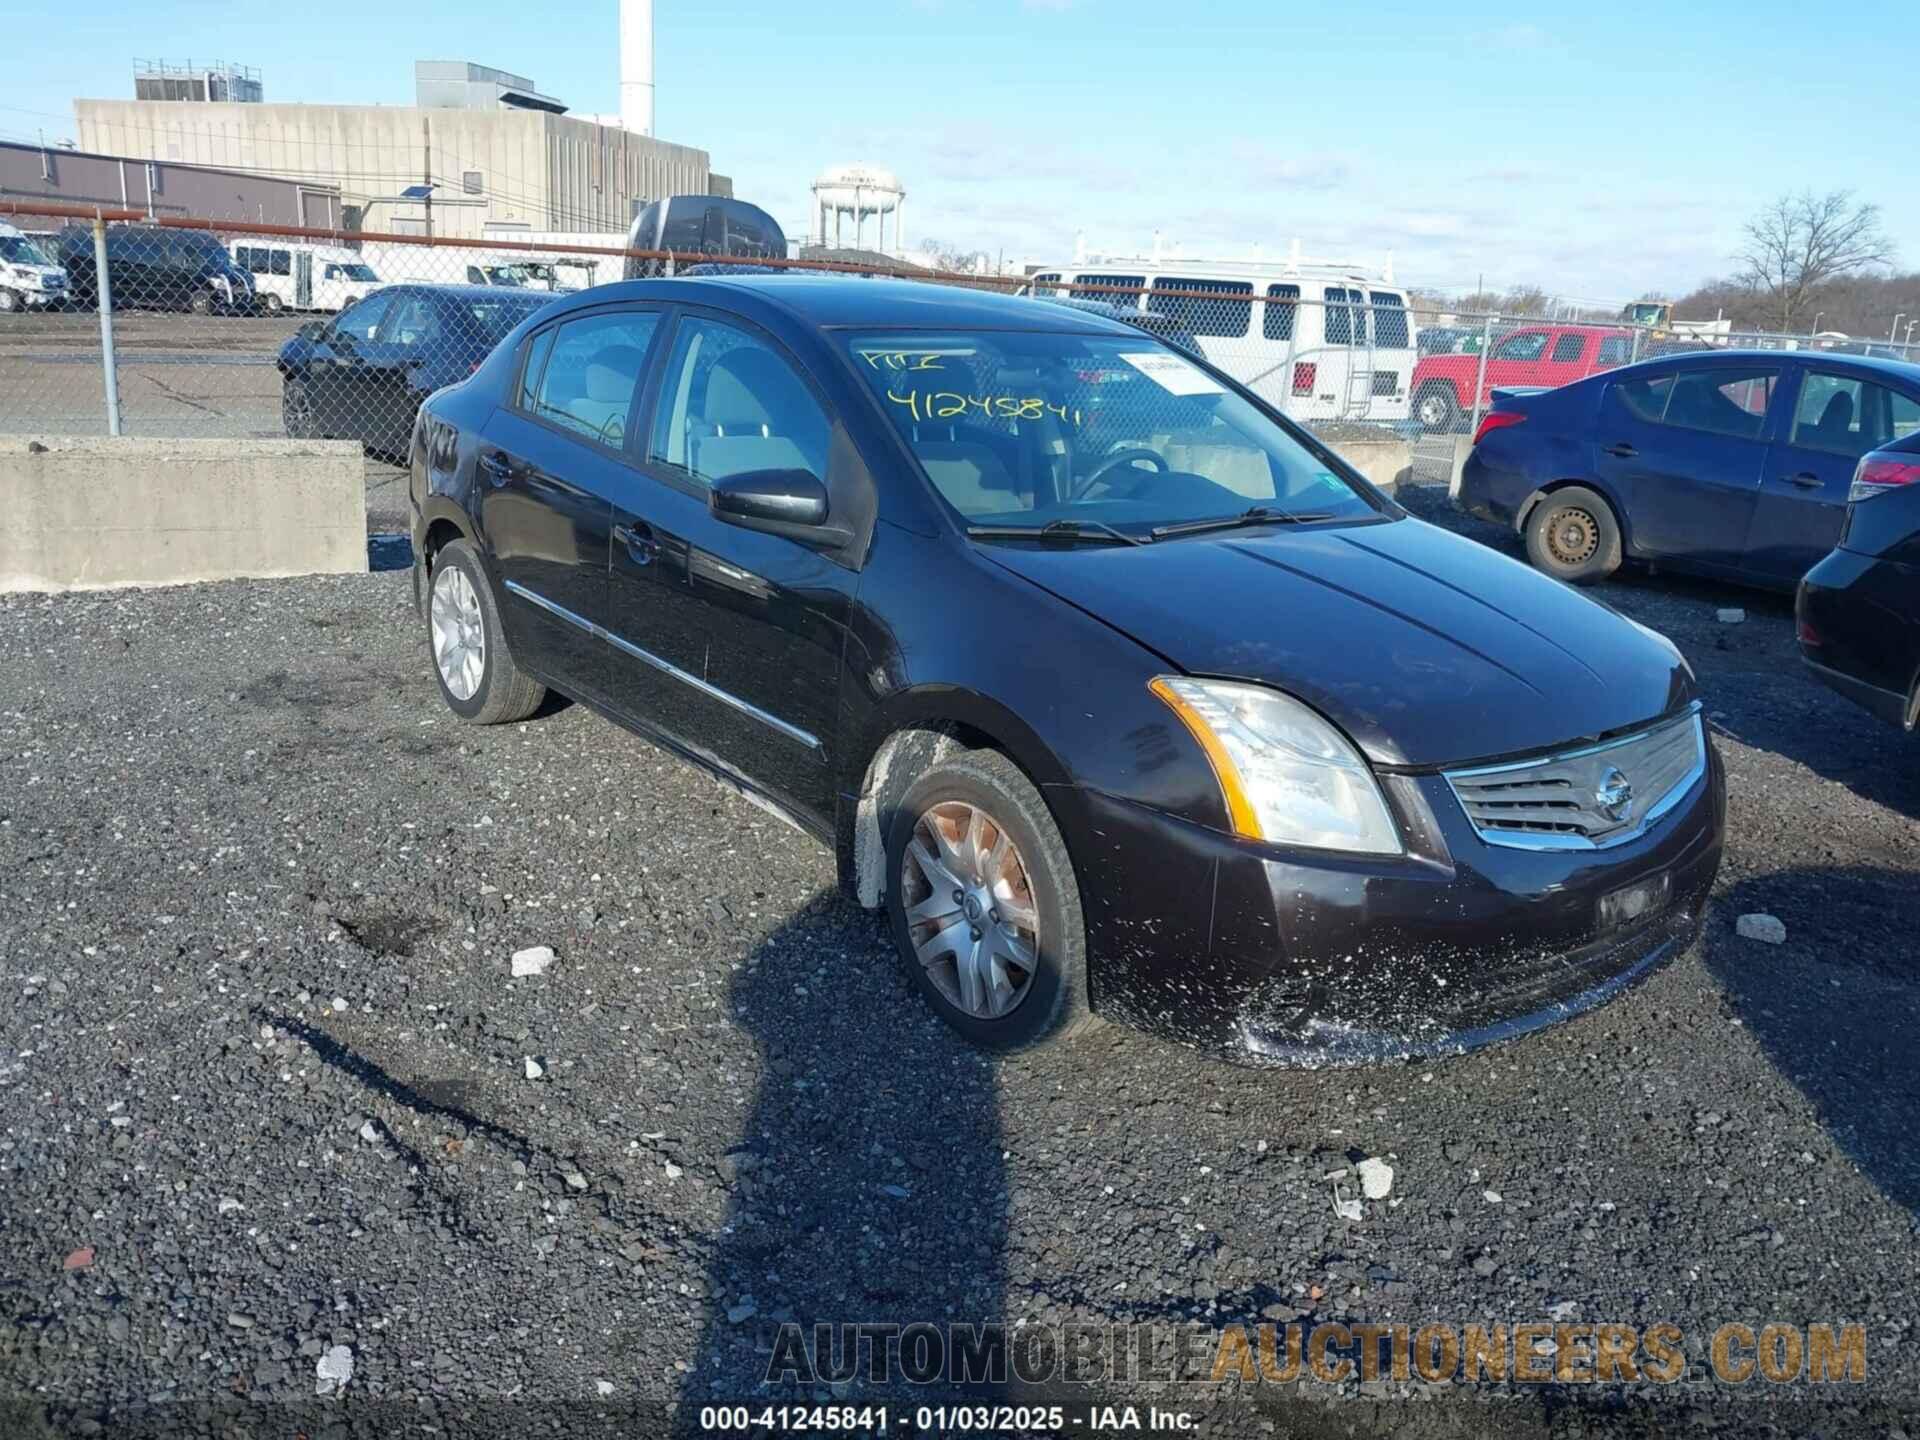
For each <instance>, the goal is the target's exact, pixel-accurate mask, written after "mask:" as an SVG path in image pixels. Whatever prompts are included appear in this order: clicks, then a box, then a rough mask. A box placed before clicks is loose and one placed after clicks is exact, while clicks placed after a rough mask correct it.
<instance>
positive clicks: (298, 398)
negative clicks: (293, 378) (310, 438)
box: [283, 385, 313, 424]
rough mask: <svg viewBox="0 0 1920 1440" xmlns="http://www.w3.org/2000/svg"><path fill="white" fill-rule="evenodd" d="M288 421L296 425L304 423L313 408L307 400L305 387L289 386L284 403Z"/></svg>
mask: <svg viewBox="0 0 1920 1440" xmlns="http://www.w3.org/2000/svg"><path fill="white" fill-rule="evenodd" d="M283 404H284V406H285V409H286V412H287V419H289V420H291V421H293V422H295V423H296V424H299V423H304V422H305V420H306V419H307V416H308V414H309V413H310V412H311V411H312V409H313V406H312V405H311V404H310V403H309V402H308V400H307V388H306V386H304V385H289V386H288V387H287V391H286V395H285V398H284V401H283Z"/></svg>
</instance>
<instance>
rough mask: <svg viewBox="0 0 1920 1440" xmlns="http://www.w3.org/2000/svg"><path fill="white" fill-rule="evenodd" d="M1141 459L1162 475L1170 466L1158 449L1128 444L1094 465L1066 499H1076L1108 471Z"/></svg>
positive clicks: (1100, 479)
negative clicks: (1089, 473)
mask: <svg viewBox="0 0 1920 1440" xmlns="http://www.w3.org/2000/svg"><path fill="white" fill-rule="evenodd" d="M1142 460H1146V461H1150V462H1151V463H1152V465H1153V468H1154V469H1156V470H1158V471H1159V472H1160V473H1161V474H1162V475H1164V474H1166V473H1167V471H1168V470H1169V469H1170V468H1171V467H1170V466H1169V465H1168V464H1167V462H1166V459H1165V457H1163V456H1162V455H1161V454H1160V452H1159V451H1158V450H1149V449H1147V448H1146V447H1145V446H1144V445H1130V446H1128V447H1127V448H1126V449H1124V450H1116V451H1114V452H1113V454H1111V455H1109V456H1107V458H1106V459H1104V460H1102V461H1101V462H1100V463H1099V464H1098V465H1096V466H1094V467H1093V473H1092V474H1091V475H1089V476H1087V478H1086V479H1084V480H1082V481H1081V482H1080V483H1079V484H1078V485H1076V486H1074V487H1073V490H1072V493H1070V494H1069V495H1068V496H1067V499H1068V500H1070V501H1071V500H1078V499H1079V498H1080V497H1081V496H1082V495H1084V494H1086V493H1087V492H1088V491H1089V490H1091V489H1093V487H1094V486H1096V485H1098V484H1099V483H1100V482H1101V481H1102V480H1104V479H1106V478H1107V472H1108V471H1110V470H1118V469H1120V468H1121V467H1122V466H1123V465H1133V464H1137V463H1138V462H1139V461H1142Z"/></svg>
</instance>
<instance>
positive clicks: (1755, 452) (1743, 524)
mask: <svg viewBox="0 0 1920 1440" xmlns="http://www.w3.org/2000/svg"><path fill="white" fill-rule="evenodd" d="M1781 368H1782V367H1781V365H1780V364H1779V363H1777V362H1772V361H1767V362H1758V363H1756V362H1751V361H1748V362H1735V361H1729V362H1714V363H1710V364H1704V365H1694V366H1690V367H1684V368H1680V369H1675V370H1667V371H1661V372H1657V373H1654V374H1647V373H1645V372H1642V373H1641V374H1638V375H1628V376H1624V377H1622V378H1621V379H1618V380H1616V381H1614V382H1613V383H1612V384H1610V385H1607V386H1606V387H1604V389H1603V391H1602V394H1601V400H1600V411H1599V419H1598V422H1597V424H1598V429H1597V433H1596V434H1595V437H1594V473H1595V474H1596V475H1597V476H1598V477H1599V479H1600V480H1601V482H1602V488H1604V489H1606V490H1608V491H1610V492H1611V493H1612V494H1614V495H1615V496H1617V497H1619V499H1620V500H1621V501H1622V505H1623V509H1624V512H1625V513H1624V515H1623V516H1622V518H1623V519H1624V520H1625V521H1626V526H1627V538H1628V542H1629V544H1630V545H1631V547H1632V550H1633V553H1635V554H1636V555H1642V556H1646V557H1649V558H1655V559H1666V560H1671V561H1676V562H1679V563H1682V564H1687V565H1700V566H1706V567H1709V568H1714V569H1729V568H1737V567H1738V565H1739V563H1740V553H1741V548H1742V545H1743V543H1744V540H1745V537H1746V533H1747V527H1748V525H1749V524H1750V523H1751V522H1752V518H1753V510H1754V505H1755V502H1756V500H1757V498H1758V496H1759V491H1760V475H1761V471H1762V468H1763V466H1764V465H1765V463H1766V458H1767V441H1768V436H1769V434H1770V431H1769V428H1768V420H1769V413H1770V406H1771V404H1772V402H1773V401H1775V400H1776V399H1777V396H1776V391H1777V389H1778V388H1779V387H1778V384H1777V382H1778V379H1779V376H1780V373H1781Z"/></svg>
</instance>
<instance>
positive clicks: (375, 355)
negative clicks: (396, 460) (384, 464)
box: [350, 290, 446, 454]
mask: <svg viewBox="0 0 1920 1440" xmlns="http://www.w3.org/2000/svg"><path fill="white" fill-rule="evenodd" d="M445 344H446V336H445V327H444V325H443V324H442V320H441V315H440V305H439V301H438V300H437V299H436V298H435V297H434V296H433V295H432V294H431V293H430V292H428V291H425V290H412V291H408V292H407V293H406V294H405V295H404V296H402V297H401V298H400V299H398V300H396V301H395V302H394V304H393V308H392V309H391V310H390V311H388V313H387V316H386V318H385V319H384V320H382V321H381V322H380V325H379V327H378V329H377V331H376V332H375V334H374V336H373V338H372V339H371V340H369V341H367V342H365V343H363V344H362V345H361V346H360V347H359V355H358V357H357V361H358V363H357V364H355V365H354V367H353V370H352V377H351V382H350V388H351V390H352V391H353V392H354V396H355V403H356V405H357V407H358V409H359V412H360V414H361V415H362V417H363V420H362V424H363V425H364V427H365V428H364V429H363V430H362V431H360V432H359V433H360V435H361V437H362V438H363V439H365V440H366V441H367V443H368V444H370V445H372V446H374V447H375V448H377V449H381V450H385V451H387V452H388V453H390V454H397V453H400V452H402V451H404V450H405V449H406V447H407V439H408V437H409V436H410V435H411V434H412V433H413V417H414V412H415V411H416V410H418V409H419V408H420V401H421V399H422V398H423V393H422V385H421V377H422V374H423V372H424V371H425V370H426V368H427V367H428V366H429V365H430V363H431V362H432V360H433V358H434V355H435V353H436V351H437V350H438V349H439V348H440V347H442V346H444V345H445Z"/></svg>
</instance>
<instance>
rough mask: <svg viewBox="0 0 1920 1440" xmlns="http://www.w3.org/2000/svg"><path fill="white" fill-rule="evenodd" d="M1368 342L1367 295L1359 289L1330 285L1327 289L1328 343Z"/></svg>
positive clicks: (1360, 343) (1351, 343)
mask: <svg viewBox="0 0 1920 1440" xmlns="http://www.w3.org/2000/svg"><path fill="white" fill-rule="evenodd" d="M1366 343H1367V312H1366V309H1365V297H1364V295H1363V294H1362V292H1360V291H1358V290H1348V289H1346V288H1344V287H1342V286H1330V287H1329V288H1328V290H1327V344H1329V345H1364V344H1366Z"/></svg>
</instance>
